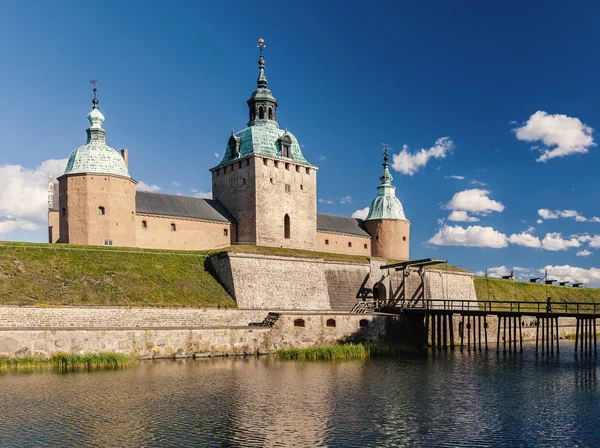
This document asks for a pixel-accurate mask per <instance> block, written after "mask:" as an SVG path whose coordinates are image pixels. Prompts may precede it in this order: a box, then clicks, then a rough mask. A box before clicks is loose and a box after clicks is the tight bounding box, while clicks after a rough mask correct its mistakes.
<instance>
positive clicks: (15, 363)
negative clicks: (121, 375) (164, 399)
mask: <svg viewBox="0 0 600 448" xmlns="http://www.w3.org/2000/svg"><path fill="white" fill-rule="evenodd" d="M137 362H138V360H137V358H134V357H133V356H129V355H122V354H120V353H92V354H89V355H73V354H69V353H55V354H54V355H52V357H51V358H0V372H2V371H7V370H10V371H17V372H19V371H33V370H42V369H51V370H56V371H58V372H75V371H88V372H91V371H95V370H119V369H123V368H126V367H131V366H134V365H135V364H137Z"/></svg>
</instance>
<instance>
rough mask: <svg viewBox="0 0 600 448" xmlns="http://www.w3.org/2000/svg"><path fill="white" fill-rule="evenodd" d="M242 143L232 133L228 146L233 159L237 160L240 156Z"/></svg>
mask: <svg viewBox="0 0 600 448" xmlns="http://www.w3.org/2000/svg"><path fill="white" fill-rule="evenodd" d="M240 143H241V140H240V139H239V138H238V137H236V136H235V135H233V133H232V134H231V137H229V141H228V142H227V146H228V147H229V154H230V155H231V157H232V158H233V159H237V158H238V157H239V156H240Z"/></svg>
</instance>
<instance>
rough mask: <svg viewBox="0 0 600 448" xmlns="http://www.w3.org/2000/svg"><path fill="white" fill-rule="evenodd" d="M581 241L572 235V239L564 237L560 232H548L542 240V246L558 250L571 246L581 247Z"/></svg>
mask: <svg viewBox="0 0 600 448" xmlns="http://www.w3.org/2000/svg"><path fill="white" fill-rule="evenodd" d="M580 246H581V243H580V242H579V241H578V240H577V238H573V237H571V238H570V239H568V240H567V239H564V238H563V237H562V235H561V234H560V233H558V232H554V233H547V234H546V236H545V237H544V239H543V240H542V247H543V248H544V249H546V250H551V251H558V250H567V249H568V248H569V247H580Z"/></svg>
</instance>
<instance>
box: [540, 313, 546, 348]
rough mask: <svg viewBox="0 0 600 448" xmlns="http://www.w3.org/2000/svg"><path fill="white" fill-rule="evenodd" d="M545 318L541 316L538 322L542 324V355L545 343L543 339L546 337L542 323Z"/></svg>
mask: <svg viewBox="0 0 600 448" xmlns="http://www.w3.org/2000/svg"><path fill="white" fill-rule="evenodd" d="M545 320H546V318H545V317H542V318H540V323H541V324H542V355H543V354H544V353H545V352H544V350H545V347H546V346H545V344H544V340H545V339H546V333H545V331H544V323H545Z"/></svg>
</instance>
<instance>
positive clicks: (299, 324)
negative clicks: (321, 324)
mask: <svg viewBox="0 0 600 448" xmlns="http://www.w3.org/2000/svg"><path fill="white" fill-rule="evenodd" d="M294 327H304V319H296V320H295V321H294Z"/></svg>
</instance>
